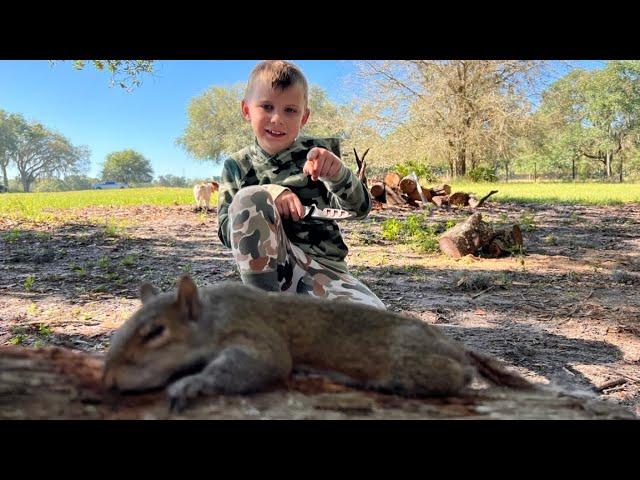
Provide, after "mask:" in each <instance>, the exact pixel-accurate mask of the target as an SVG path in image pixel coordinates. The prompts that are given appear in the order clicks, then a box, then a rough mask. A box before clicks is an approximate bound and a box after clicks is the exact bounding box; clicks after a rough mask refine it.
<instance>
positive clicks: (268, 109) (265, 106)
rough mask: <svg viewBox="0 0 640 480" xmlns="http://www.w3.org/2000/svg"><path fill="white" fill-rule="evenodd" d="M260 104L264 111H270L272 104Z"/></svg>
mask: <svg viewBox="0 0 640 480" xmlns="http://www.w3.org/2000/svg"><path fill="white" fill-rule="evenodd" d="M261 106H262V108H264V109H265V110H266V111H270V110H271V109H272V108H273V106H272V105H269V104H265V105H261Z"/></svg>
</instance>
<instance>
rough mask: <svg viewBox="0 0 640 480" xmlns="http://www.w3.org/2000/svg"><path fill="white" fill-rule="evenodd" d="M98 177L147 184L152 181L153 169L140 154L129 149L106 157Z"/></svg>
mask: <svg viewBox="0 0 640 480" xmlns="http://www.w3.org/2000/svg"><path fill="white" fill-rule="evenodd" d="M100 175H101V177H102V179H103V180H113V181H116V182H124V183H147V182H150V181H151V180H153V169H152V168H151V163H150V162H149V160H147V159H146V158H145V157H144V156H143V155H142V154H140V153H138V152H136V151H135V150H131V149H129V150H122V151H119V152H112V153H110V154H109V155H107V158H106V159H105V162H104V165H103V167H102V172H101V174H100Z"/></svg>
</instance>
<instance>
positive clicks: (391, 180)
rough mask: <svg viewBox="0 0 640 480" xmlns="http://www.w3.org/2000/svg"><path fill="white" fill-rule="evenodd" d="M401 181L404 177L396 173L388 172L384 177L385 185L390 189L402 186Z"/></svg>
mask: <svg viewBox="0 0 640 480" xmlns="http://www.w3.org/2000/svg"><path fill="white" fill-rule="evenodd" d="M400 180H402V177H401V176H400V175H398V174H397V173H396V172H388V173H387V174H386V175H385V176H384V183H385V185H387V186H388V187H390V188H394V189H395V188H398V187H399V186H400Z"/></svg>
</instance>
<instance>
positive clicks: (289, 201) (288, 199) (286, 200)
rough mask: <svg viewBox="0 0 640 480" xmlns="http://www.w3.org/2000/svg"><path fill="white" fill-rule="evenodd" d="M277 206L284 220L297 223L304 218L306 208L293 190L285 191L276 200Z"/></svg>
mask: <svg viewBox="0 0 640 480" xmlns="http://www.w3.org/2000/svg"><path fill="white" fill-rule="evenodd" d="M275 204H276V208H277V209H278V213H279V214H280V216H281V217H283V218H286V219H288V218H291V219H292V220H293V221H294V222H297V221H298V220H300V219H301V218H302V217H304V207H303V206H302V203H301V202H300V199H299V198H298V196H297V195H296V194H295V193H293V192H292V191H291V190H285V191H284V192H282V193H281V194H280V195H278V196H277V197H276V199H275Z"/></svg>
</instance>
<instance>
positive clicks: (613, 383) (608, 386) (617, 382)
mask: <svg viewBox="0 0 640 480" xmlns="http://www.w3.org/2000/svg"><path fill="white" fill-rule="evenodd" d="M627 382H629V380H627V379H626V378H622V377H618V378H614V379H613V380H609V381H607V382H604V383H603V384H602V385H600V386H599V387H598V388H597V389H596V390H597V391H598V392H604V391H605V390H609V389H611V388H613V387H618V386H620V385H624V384H625V383H627Z"/></svg>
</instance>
